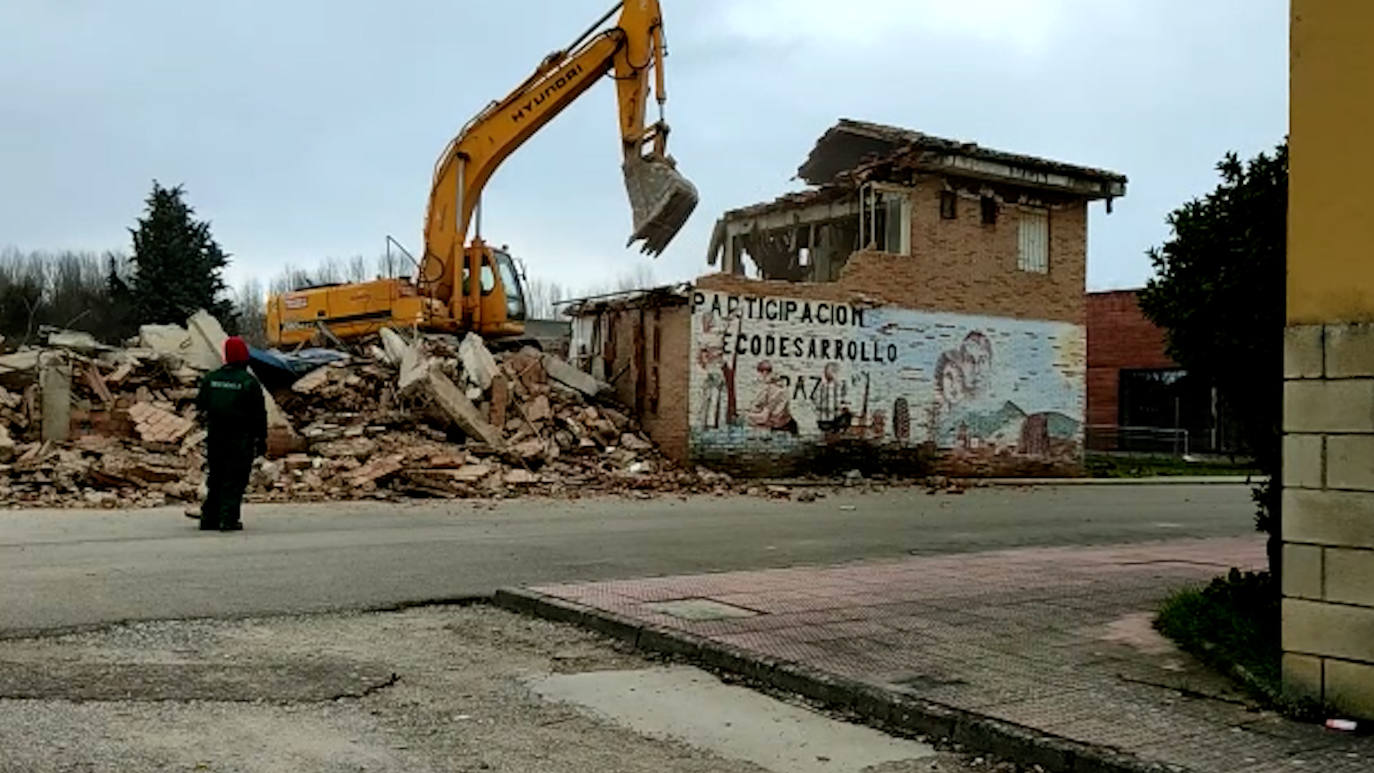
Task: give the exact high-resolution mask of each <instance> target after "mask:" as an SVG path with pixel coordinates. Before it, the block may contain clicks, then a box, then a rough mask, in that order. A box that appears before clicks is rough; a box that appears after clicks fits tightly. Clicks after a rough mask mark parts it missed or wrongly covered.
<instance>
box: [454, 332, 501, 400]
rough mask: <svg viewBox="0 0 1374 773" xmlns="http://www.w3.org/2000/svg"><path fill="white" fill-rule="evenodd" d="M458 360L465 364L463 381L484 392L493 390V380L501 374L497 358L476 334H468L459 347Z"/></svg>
mask: <svg viewBox="0 0 1374 773" xmlns="http://www.w3.org/2000/svg"><path fill="white" fill-rule="evenodd" d="M458 360H459V362H461V363H462V364H463V380H464V381H466V382H467V383H468V384H471V385H472V386H475V387H477V388H479V389H481V390H482V391H483V392H485V391H487V390H488V389H490V388H491V380H492V379H493V378H495V377H496V374H497V373H500V372H501V369H500V366H498V365H497V364H496V358H494V357H492V356H491V352H490V351H488V350H487V345H486V344H485V343H483V342H482V337H481V336H479V335H477V334H476V333H468V334H467V336H466V337H464V338H463V342H462V343H461V344H459V345H458Z"/></svg>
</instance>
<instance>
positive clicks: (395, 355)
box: [381, 327, 411, 367]
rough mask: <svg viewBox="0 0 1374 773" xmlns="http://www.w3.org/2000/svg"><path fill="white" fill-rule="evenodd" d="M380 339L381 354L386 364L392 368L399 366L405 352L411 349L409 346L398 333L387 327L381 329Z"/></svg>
mask: <svg viewBox="0 0 1374 773" xmlns="http://www.w3.org/2000/svg"><path fill="white" fill-rule="evenodd" d="M381 338H382V352H383V354H385V359H386V363H387V364H388V365H391V366H392V367H395V366H398V365H400V364H401V360H402V359H403V358H404V357H405V354H406V351H407V350H409V349H410V348H411V347H410V344H408V343H406V340H405V339H404V338H402V337H401V334H400V333H397V332H396V331H395V330H392V329H391V328H389V327H387V328H382V332H381Z"/></svg>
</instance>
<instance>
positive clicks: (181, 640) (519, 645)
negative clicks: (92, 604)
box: [0, 606, 1011, 773]
mask: <svg viewBox="0 0 1374 773" xmlns="http://www.w3.org/2000/svg"><path fill="white" fill-rule="evenodd" d="M647 662H648V661H646V660H645V659H644V658H643V657H641V656H639V655H636V654H631V653H628V652H624V651H620V650H618V649H616V647H615V646H613V645H612V644H611V643H609V642H607V641H605V640H602V639H599V638H597V637H595V636H593V635H590V634H587V633H584V632H582V631H579V630H576V629H573V628H570V627H565V626H559V625H555V624H551V623H547V622H544V621H539V620H530V619H526V618H522V617H518V616H515V615H511V614H508V613H505V612H502V611H499V610H495V609H490V608H487V607H483V606H475V607H430V608H420V609H411V610H407V611H404V612H396V613H374V614H351V615H350V614H345V615H320V616H309V617H289V618H267V619H255V620H237V621H222V622H220V621H192V622H155V623H138V624H132V625H123V626H116V627H113V628H110V629H106V630H103V631H99V632H93V633H82V634H73V635H67V636H60V637H51V638H37V639H18V640H8V641H0V717H4V720H3V721H2V722H0V771H7V772H8V771H16V772H18V771H24V772H25V773H29V772H32V773H38V772H40V771H135V770H137V771H162V770H167V771H224V772H225V773H230V772H237V771H245V772H247V771H253V772H256V771H274V772H275V771H311V772H314V771H407V772H410V771H485V770H491V771H510V772H511V773H525V772H527V771H528V772H540V771H548V772H549V773H555V772H557V773H580V772H583V771H585V772H586V773H592V772H593V771H594V772H595V773H629V772H631V771H644V773H651V772H654V773H658V772H660V771H674V772H676V771H681V772H683V773H688V772H693V773H694V772H697V771H699V772H700V773H746V771H747V772H749V773H757V771H758V770H759V769H758V768H756V767H754V766H753V765H750V764H747V763H742V762H736V761H732V760H724V759H721V758H719V757H716V756H714V755H712V754H711V753H709V752H706V751H703V750H699V749H694V748H690V747H687V746H683V745H680V744H676V743H673V742H667V741H662V740H655V739H650V738H646V737H642V736H638V735H636V734H634V733H632V732H630V731H627V730H623V729H620V728H618V727H616V726H612V725H609V724H606V723H604V722H603V721H601V720H599V719H596V718H594V717H591V716H588V715H585V714H582V713H580V712H578V711H576V710H574V709H572V708H569V707H567V706H563V705H559V704H552V703H545V702H542V701H540V700H539V699H538V698H536V697H535V696H533V695H531V694H530V693H529V691H528V690H527V689H526V688H525V687H524V686H522V684H521V683H520V679H521V678H522V677H526V676H529V675H533V674H547V673H572V672H581V671H592V670H607V669H630V668H643V667H644V666H645V664H646V663H647ZM999 769H1000V770H1010V769H1011V768H1010V767H1009V766H1007V767H1004V768H992V767H989V766H988V765H987V764H985V763H983V761H982V760H976V761H975V760H972V759H968V758H963V757H960V756H958V755H955V754H943V755H942V756H941V757H940V758H938V759H937V760H935V761H931V760H923V761H920V762H914V763H910V764H905V765H898V766H895V767H894V766H891V765H889V766H884V767H883V768H882V769H881V773H913V772H914V771H923V772H929V771H937V772H938V773H965V772H967V771H988V770H999Z"/></svg>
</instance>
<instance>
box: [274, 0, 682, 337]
mask: <svg viewBox="0 0 1374 773" xmlns="http://www.w3.org/2000/svg"><path fill="white" fill-rule="evenodd" d="M617 12H619V14H620V15H619V17H618V18H617V19H616V21H615V23H614V25H613V26H610V27H607V26H606V23H607V22H608V21H610V20H611V18H612V17H614V16H615V15H616V13H617ZM665 53H666V52H665V51H664V42H663V17H662V12H661V11H660V9H659V4H658V0H627V1H626V2H622V3H618V4H617V5H616V6H615V7H614V8H612V9H611V10H610V11H609V12H608V13H607V14H606V15H605V16H603V17H602V18H601V19H600V20H598V21H597V22H596V23H595V24H593V25H592V26H591V27H589V28H588V29H587V31H586V32H584V33H583V34H582V35H580V36H579V37H578V38H577V39H576V40H575V41H573V43H572V44H571V45H569V46H568V47H567V48H565V49H562V50H560V51H555V52H554V53H552V54H549V55H548V56H547V57H545V58H544V60H543V62H541V63H540V64H539V67H538V68H537V69H535V71H534V74H533V75H531V76H530V77H529V78H527V79H526V80H525V82H523V83H521V84H520V85H519V87H517V88H516V89H515V90H514V91H512V92H511V93H510V94H509V95H508V96H506V98H505V99H502V100H500V101H499V102H493V103H491V104H490V105H488V106H487V107H486V109H484V110H482V111H481V112H480V113H478V114H477V115H476V116H474V117H473V118H472V120H471V121H469V122H468V123H467V125H466V126H464V127H463V129H462V130H461V131H460V132H459V133H458V136H457V137H455V138H454V139H453V140H452V141H451V142H450V143H449V145H448V147H446V148H445V149H444V152H443V154H442V155H441V156H440V157H439V161H438V163H437V164H436V165H435V169H434V183H433V187H432V188H431V189H430V194H429V212H428V216H427V218H426V220H425V250H424V256H423V259H422V260H420V261H419V262H418V265H417V274H416V276H415V277H414V278H413V279H405V278H384V279H378V280H376V281H372V282H359V283H355V284H340V285H332V286H319V287H311V288H302V289H299V290H295V291H292V292H288V293H282V294H279V295H272V296H271V297H269V298H268V299H267V338H268V340H269V341H270V342H271V343H272V344H273V345H277V346H280V345H291V344H297V343H303V342H306V341H309V340H311V339H312V338H315V337H316V336H317V335H322V336H323V337H325V338H331V337H332V338H338V339H347V338H352V337H357V336H361V335H367V334H368V333H373V332H376V331H377V330H379V329H381V328H383V327H412V326H413V327H418V328H420V329H424V330H432V331H440V332H449V333H457V332H462V331H469V330H471V331H476V332H477V333H478V334H480V335H482V336H483V337H486V338H501V337H515V336H519V335H521V334H522V333H523V332H524V322H523V320H524V318H525V299H524V293H523V291H522V289H521V286H520V275H519V272H517V271H516V268H515V265H514V263H513V262H512V260H511V257H510V255H509V254H507V253H506V252H505V251H504V250H498V249H493V248H492V247H490V246H488V245H487V244H486V243H485V242H484V241H483V240H482V237H481V196H482V189H483V187H485V186H486V184H487V181H488V180H490V179H491V176H492V173H493V172H495V171H496V168H497V167H498V166H499V165H500V164H501V162H502V161H504V160H505V159H506V157H507V156H509V155H510V154H511V153H513V152H515V150H516V149H517V148H519V147H520V145H521V144H523V143H524V142H525V140H527V139H529V138H530V136H532V135H533V134H534V133H535V132H537V131H539V129H541V128H543V127H544V126H545V125H546V124H548V122H549V121H551V120H553V118H554V116H556V115H558V114H559V113H560V112H562V111H563V109H564V108H566V107H567V106H568V105H569V104H571V103H572V102H573V100H575V99H577V98H578V97H579V96H581V95H582V94H583V93H584V92H586V91H587V89H589V88H591V86H592V85H593V84H594V83H595V82H596V80H597V79H598V78H600V77H601V76H603V75H606V74H607V73H611V74H612V75H613V77H614V80H615V85H616V91H617V93H618V102H619V106H620V137H621V143H622V151H623V154H624V161H623V164H622V167H623V171H624V173H625V189H626V192H627V193H628V194H629V198H630V208H631V211H632V213H633V223H634V232H633V233H632V235H631V236H630V240H629V242H627V246H628V245H630V244H634V243H635V242H636V241H640V240H642V241H643V244H642V245H641V248H642V251H643V252H645V253H647V254H650V255H654V256H657V255H658V254H660V253H661V252H662V251H663V249H664V248H665V247H666V246H667V245H668V243H669V242H670V241H672V239H673V237H674V236H676V235H677V232H678V231H679V230H680V229H681V228H682V226H683V224H684V223H686V222H687V218H688V217H689V216H690V215H691V214H692V210H693V209H695V208H696V204H697V191H696V188H695V187H694V186H693V185H692V184H691V183H690V182H688V181H687V179H686V178H684V177H683V176H682V175H681V174H679V173H678V171H677V169H676V164H675V162H674V161H673V159H672V157H670V156H669V155H668V153H667V139H668V125H667V123H665V121H664V118H663V106H664V102H665V99H666V92H665V89H664V77H663V57H664V55H665ZM650 70H652V71H653V75H654V83H653V92H654V97H655V99H656V100H657V101H658V120H657V121H655V122H653V123H649V122H648V120H647V106H648V96H649V90H650V82H649V77H650ZM474 214H475V215H476V220H477V229H476V230H477V234H476V235H475V236H474V238H473V239H472V241H471V242H467V232H468V227H469V224H470V223H471V221H472V220H473V216H474ZM473 276H477V277H478V281H476V282H472V281H470V278H471V277H473Z"/></svg>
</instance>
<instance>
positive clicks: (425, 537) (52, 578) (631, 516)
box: [0, 485, 1253, 636]
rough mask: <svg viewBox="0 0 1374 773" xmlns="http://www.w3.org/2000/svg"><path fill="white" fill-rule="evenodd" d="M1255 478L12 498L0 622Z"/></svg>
mask: <svg viewBox="0 0 1374 773" xmlns="http://www.w3.org/2000/svg"><path fill="white" fill-rule="evenodd" d="M1251 512H1252V506H1251V504H1250V498H1249V489H1248V488H1246V487H1245V486H1240V485H1209V486H1184V485H1169V486H1158V485H1156V486H1122V485H1117V486H1069V487H1063V488H1035V489H1011V488H988V489H975V490H972V491H970V492H968V493H967V494H963V495H949V494H940V495H933V496H932V495H927V494H926V493H925V492H924V491H921V490H899V491H888V492H883V493H871V494H861V493H848V492H845V493H839V494H835V493H831V494H829V495H827V496H825V497H824V498H823V499H821V500H819V501H817V502H813V503H806V504H803V503H796V502H790V501H765V500H762V499H756V498H746V497H729V498H709V497H704V498H692V499H688V500H681V499H675V498H665V499H656V500H648V501H638V500H581V501H577V502H562V501H539V500H517V501H510V502H504V503H500V504H497V505H495V506H491V505H490V504H489V503H485V502H483V503H473V502H443V503H435V504H410V505H391V504H377V503H371V504H369V503H358V504H328V505H295V506H258V507H249V508H246V510H245V516H244V520H245V523H246V525H247V530H246V531H244V532H242V533H238V534H220V533H217V532H216V533H205V534H202V533H200V532H199V531H197V530H196V529H195V523H194V522H192V521H189V520H187V519H186V518H184V517H182V516H181V514H180V511H179V510H173V509H159V510H143V511H33V510H30V511H8V512H0V589H2V590H0V635H4V636H15V635H23V634H26V633H34V632H38V631H44V630H50V629H55V628H68V627H82V626H95V625H101V624H107V623H111V622H117V621H124V620H147V619H174V618H192V617H236V616H250V615H267V614H285V613H302V612H317V611H324V610H335V609H365V608H382V607H386V606H389V605H397V604H403V603H408V602H421V601H429V600H438V599H450V598H457V597H464V596H473V595H485V594H489V593H491V592H492V591H493V590H495V589H496V588H498V587H501V586H506V585H522V584H529V583H537V582H561V581H572V580H592V579H612V578H622V577H640V576H648V575H662V574H679V573H690V572H709V571H716V570H730V569H742V568H754V567H773V566H787V565H795V564H827V563H837V562H844V561H851V560H856V559H864V558H882V557H887V556H897V555H905V554H908V553H912V552H915V553H921V554H929V553H955V552H966V551H979V550H994V549H998V548H1007V547H1015V546H1025V545H1084V544H1102V543H1114V542H1136V541H1144V540H1153V539H1176V538H1180V537H1189V536H1194V537H1217V536H1236V535H1244V534H1250V533H1253V532H1252V520H1251Z"/></svg>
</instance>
